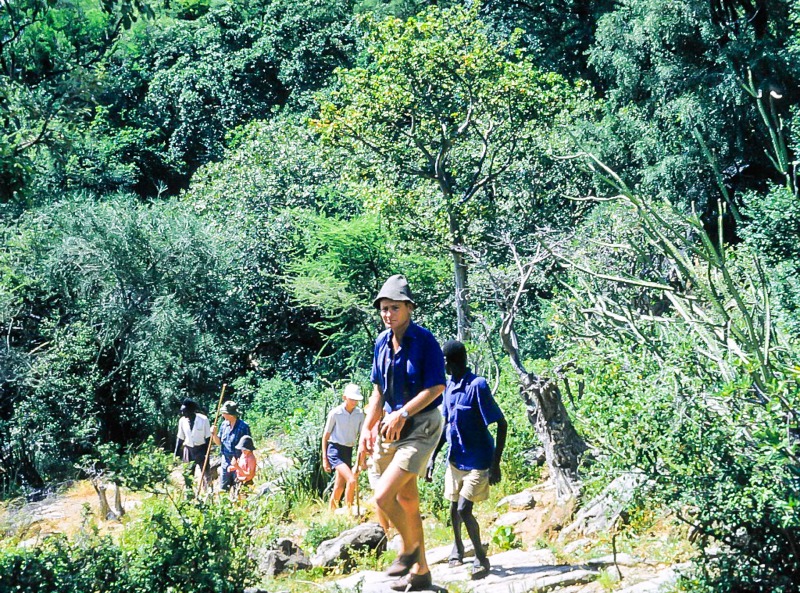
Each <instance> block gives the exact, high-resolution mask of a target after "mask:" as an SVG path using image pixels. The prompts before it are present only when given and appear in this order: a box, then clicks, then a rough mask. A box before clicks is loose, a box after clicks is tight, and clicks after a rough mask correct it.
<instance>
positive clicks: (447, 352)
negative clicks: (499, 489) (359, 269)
mask: <svg viewBox="0 0 800 593" xmlns="http://www.w3.org/2000/svg"><path fill="white" fill-rule="evenodd" d="M442 351H443V352H444V358H445V368H446V370H447V372H448V373H449V374H450V379H449V380H448V381H447V386H446V388H445V392H444V404H443V408H444V410H443V411H444V421H445V429H444V432H443V433H442V437H441V440H440V441H439V445H438V446H437V447H436V450H435V451H434V453H433V457H432V458H431V461H430V463H429V464H428V472H427V475H426V479H427V480H428V481H431V479H432V477H433V466H434V463H435V461H436V455H437V454H438V452H439V451H440V450H441V448H442V446H443V445H444V442H445V440H446V441H447V442H448V444H449V445H450V448H449V452H448V455H447V460H448V464H447V471H446V474H445V487H444V496H445V498H447V499H448V500H449V501H450V519H451V521H452V523H453V534H454V536H455V543H454V544H453V550H452V551H451V552H450V557H449V560H450V566H457V565H458V564H461V563H462V561H463V558H464V543H463V541H462V539H461V525H462V524H463V525H464V526H465V527H466V528H467V535H469V539H470V541H471V542H472V546H473V548H474V549H475V561H474V562H473V565H472V578H473V579H480V578H483V577H485V576H486V575H488V574H489V570H490V565H489V559H488V558H487V557H486V551H485V550H484V549H483V545H482V543H481V533H480V527H479V525H478V521H477V520H476V519H475V516H474V515H473V514H472V507H473V505H474V504H475V503H476V502H480V501H482V500H486V499H487V498H488V497H489V486H490V485H494V484H497V483H498V482H499V481H500V478H501V475H500V458H501V457H502V455H503V449H504V448H505V443H506V433H507V432H508V423H507V422H506V419H505V416H504V415H503V412H502V411H501V410H500V408H499V406H498V405H497V402H496V401H495V400H494V397H492V392H491V390H490V389H489V386H488V385H487V383H486V379H484V378H483V377H478V376H477V375H475V374H474V373H473V372H472V371H470V369H469V367H467V350H466V348H465V347H464V344H462V343H461V342H459V341H457V340H451V341H449V342H447V343H446V344H445V345H444V347H443V348H442ZM494 423H497V446H496V447H495V444H494V440H493V439H492V435H491V433H490V432H489V428H488V427H489V425H490V424H494Z"/></svg>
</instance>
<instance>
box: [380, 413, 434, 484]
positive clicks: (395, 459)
mask: <svg viewBox="0 0 800 593" xmlns="http://www.w3.org/2000/svg"><path fill="white" fill-rule="evenodd" d="M413 418H414V427H413V430H412V431H411V433H410V434H409V435H408V436H406V437H404V438H402V439H400V440H398V441H394V442H391V443H386V442H384V441H383V439H382V438H381V436H380V433H378V440H377V441H376V443H375V453H374V455H373V462H374V468H375V472H376V473H377V474H378V475H381V474H383V472H385V471H386V470H387V469H388V468H389V466H390V465H393V466H395V467H399V468H400V469H402V470H403V471H407V472H410V473H412V474H417V475H418V476H424V475H425V469H426V467H427V465H428V460H429V459H430V458H431V454H432V453H433V450H434V449H435V448H436V445H438V444H439V438H440V437H441V436H442V429H443V428H444V418H442V413H441V412H440V411H439V408H434V409H433V410H430V411H428V412H422V413H420V414H416V415H415V416H414V417H413Z"/></svg>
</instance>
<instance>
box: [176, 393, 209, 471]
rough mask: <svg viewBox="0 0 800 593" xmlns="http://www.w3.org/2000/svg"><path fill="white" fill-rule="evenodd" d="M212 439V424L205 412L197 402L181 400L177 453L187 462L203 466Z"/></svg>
mask: <svg viewBox="0 0 800 593" xmlns="http://www.w3.org/2000/svg"><path fill="white" fill-rule="evenodd" d="M210 439H211V424H210V423H209V421H208V417H207V416H206V415H205V414H201V413H200V407H199V406H198V405H197V402H195V401H194V400H191V399H184V400H183V401H182V402H181V418H180V420H178V438H177V441H178V442H177V444H176V447H175V455H176V456H177V457H180V458H181V459H182V460H183V461H184V462H185V463H194V465H195V467H197V466H199V467H201V468H202V467H203V461H204V460H205V456H206V451H208V445H209V441H210Z"/></svg>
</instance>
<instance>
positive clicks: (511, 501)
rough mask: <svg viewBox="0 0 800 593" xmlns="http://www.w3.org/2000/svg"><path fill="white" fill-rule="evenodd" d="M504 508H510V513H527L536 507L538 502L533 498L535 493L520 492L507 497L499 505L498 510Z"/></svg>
mask: <svg viewBox="0 0 800 593" xmlns="http://www.w3.org/2000/svg"><path fill="white" fill-rule="evenodd" d="M502 506H506V507H508V510H509V511H527V510H528V509H532V508H533V507H535V506H536V500H535V499H534V498H533V492H520V493H519V494H512V495H510V496H506V497H505V498H504V499H503V500H501V501H500V502H498V503H497V507H498V508H499V507H502Z"/></svg>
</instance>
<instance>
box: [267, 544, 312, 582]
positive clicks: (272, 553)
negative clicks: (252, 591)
mask: <svg viewBox="0 0 800 593" xmlns="http://www.w3.org/2000/svg"><path fill="white" fill-rule="evenodd" d="M256 561H257V563H258V571H259V573H260V574H261V575H263V576H269V577H274V576H276V575H279V574H281V573H282V572H286V571H288V570H305V569H307V568H311V562H310V561H309V559H308V557H307V556H306V555H305V554H304V553H303V550H301V549H300V547H299V546H298V545H297V544H295V543H294V542H293V541H292V540H290V539H286V538H281V539H278V540H277V542H276V543H275V547H273V548H270V549H268V550H261V551H259V552H258V553H257V555H256Z"/></svg>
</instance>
